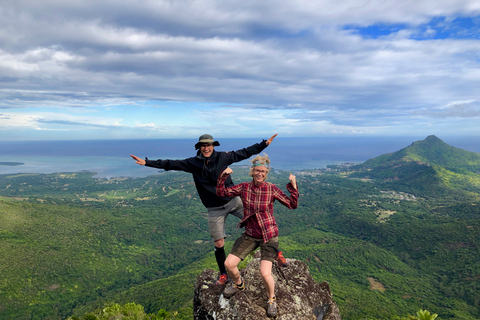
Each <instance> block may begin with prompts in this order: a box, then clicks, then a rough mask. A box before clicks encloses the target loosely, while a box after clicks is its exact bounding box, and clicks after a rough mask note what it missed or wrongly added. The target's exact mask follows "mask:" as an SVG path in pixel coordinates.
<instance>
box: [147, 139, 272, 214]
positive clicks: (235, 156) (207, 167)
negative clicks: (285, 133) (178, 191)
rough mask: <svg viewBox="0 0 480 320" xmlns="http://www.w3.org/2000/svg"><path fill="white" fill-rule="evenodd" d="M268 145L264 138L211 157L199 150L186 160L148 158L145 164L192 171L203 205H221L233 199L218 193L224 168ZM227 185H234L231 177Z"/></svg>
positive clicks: (215, 153)
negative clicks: (218, 181)
mask: <svg viewBox="0 0 480 320" xmlns="http://www.w3.org/2000/svg"><path fill="white" fill-rule="evenodd" d="M266 147H267V143H266V140H263V141H262V142H260V143H256V144H254V145H252V146H250V147H247V148H243V149H240V150H237V151H230V152H222V151H215V150H214V151H213V153H212V155H211V156H210V157H209V158H204V157H203V156H202V154H201V153H200V151H198V152H197V156H195V157H191V158H187V159H185V160H161V159H158V160H148V158H146V159H145V162H146V163H145V165H146V166H148V167H154V168H160V169H164V170H166V171H169V170H177V171H185V172H190V173H191V174H192V175H193V180H194V181H195V186H196V187H197V192H198V195H199V196H200V199H201V200H202V203H203V205H204V206H205V207H207V208H211V207H220V206H223V205H225V204H226V203H227V202H228V201H230V200H231V198H226V197H219V196H217V193H216V185H217V180H218V177H219V176H220V174H221V173H222V172H223V170H225V169H226V168H227V167H228V166H229V165H231V164H232V163H235V162H239V161H242V160H245V159H248V158H250V157H251V156H252V155H254V154H258V153H260V152H262V150H264V149H265V148H266ZM225 186H227V187H230V186H233V182H232V179H231V178H230V177H228V179H227V181H226V182H225Z"/></svg>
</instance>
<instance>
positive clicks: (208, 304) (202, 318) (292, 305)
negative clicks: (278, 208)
mask: <svg viewBox="0 0 480 320" xmlns="http://www.w3.org/2000/svg"><path fill="white" fill-rule="evenodd" d="M288 261H289V262H290V265H289V266H288V267H286V268H283V267H280V266H278V265H277V264H276V263H274V264H273V268H272V274H273V277H274V279H275V295H276V297H277V304H278V314H277V316H276V317H275V318H274V319H276V320H340V319H341V317H340V311H339V309H338V307H337V305H336V303H335V302H334V301H333V299H332V293H331V291H330V287H329V285H328V283H327V282H322V283H316V282H315V281H314V280H313V278H312V276H311V275H310V272H309V271H308V267H307V265H306V264H305V263H304V262H301V261H298V260H294V259H288ZM240 272H241V275H242V278H243V279H244V281H245V285H246V290H245V291H242V292H238V293H237V294H236V295H234V296H233V297H231V298H230V299H225V298H224V297H223V294H222V292H223V290H224V288H225V286H216V285H215V280H216V279H217V277H218V272H217V271H213V270H210V269H206V270H204V271H203V272H202V274H201V275H200V276H198V278H197V281H196V283H195V296H194V301H193V318H194V320H266V319H271V318H268V317H267V315H266V311H265V310H266V306H267V295H266V292H265V288H264V286H263V282H262V278H261V276H260V259H259V252H257V253H256V254H255V257H254V259H253V260H252V261H251V262H250V263H249V264H248V265H247V267H246V268H245V269H243V270H241V271H240ZM227 285H230V284H227Z"/></svg>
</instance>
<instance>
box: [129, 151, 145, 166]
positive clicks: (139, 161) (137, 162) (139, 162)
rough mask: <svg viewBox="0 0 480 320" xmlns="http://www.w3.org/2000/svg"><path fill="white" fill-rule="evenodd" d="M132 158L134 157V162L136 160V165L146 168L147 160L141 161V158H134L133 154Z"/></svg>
mask: <svg viewBox="0 0 480 320" xmlns="http://www.w3.org/2000/svg"><path fill="white" fill-rule="evenodd" d="M130 157H132V158H133V160H135V163H136V164H139V165H141V166H144V165H145V160H143V159H140V158H139V157H137V156H134V155H133V154H131V155H130Z"/></svg>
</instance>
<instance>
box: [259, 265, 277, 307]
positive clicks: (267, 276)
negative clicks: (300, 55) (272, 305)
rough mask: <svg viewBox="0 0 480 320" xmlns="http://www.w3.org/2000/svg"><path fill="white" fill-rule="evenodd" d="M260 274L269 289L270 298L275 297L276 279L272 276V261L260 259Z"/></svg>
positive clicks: (266, 288)
mask: <svg viewBox="0 0 480 320" xmlns="http://www.w3.org/2000/svg"><path fill="white" fill-rule="evenodd" d="M260 274H261V275H262V279H263V285H264V286H265V290H267V295H268V298H269V299H272V298H273V297H275V281H274V280H273V276H272V262H270V261H267V260H262V261H260Z"/></svg>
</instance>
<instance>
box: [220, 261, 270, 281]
mask: <svg viewBox="0 0 480 320" xmlns="http://www.w3.org/2000/svg"><path fill="white" fill-rule="evenodd" d="M240 261H242V259H240V258H239V257H237V256H234V255H233V254H229V255H228V257H227V260H225V268H226V269H227V272H228V274H229V275H230V277H232V279H233V282H234V283H235V284H241V283H242V279H241V277H240V271H239V270H238V267H237V266H238V264H239V263H240ZM270 265H271V262H270Z"/></svg>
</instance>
